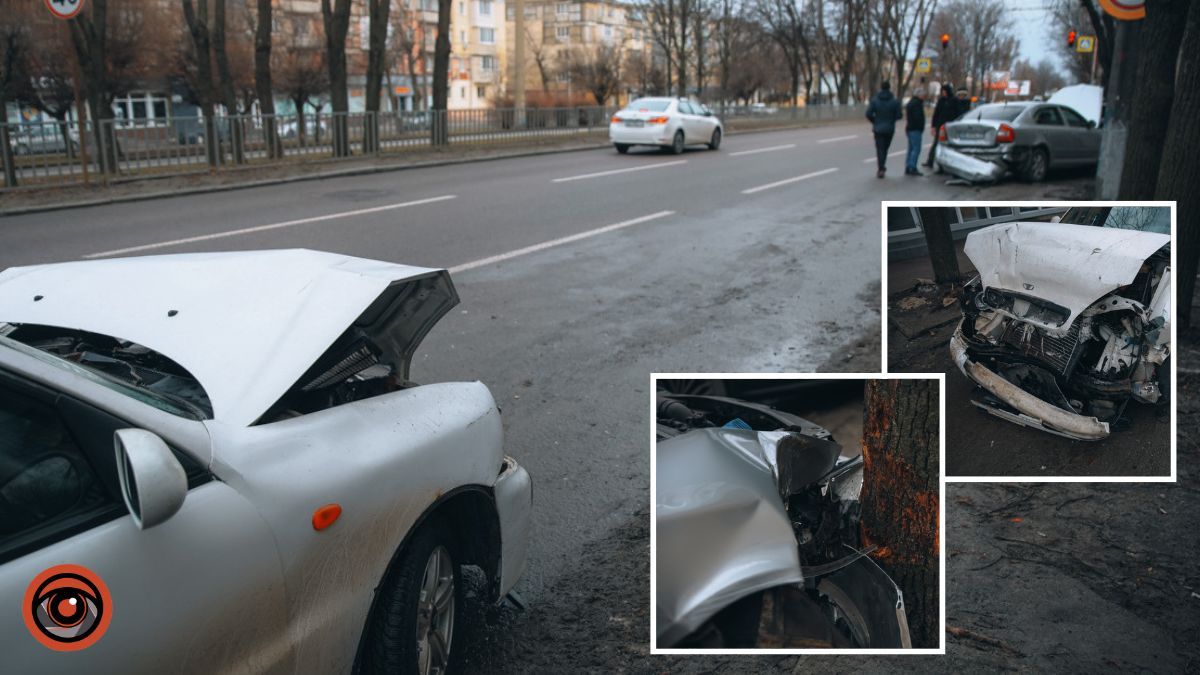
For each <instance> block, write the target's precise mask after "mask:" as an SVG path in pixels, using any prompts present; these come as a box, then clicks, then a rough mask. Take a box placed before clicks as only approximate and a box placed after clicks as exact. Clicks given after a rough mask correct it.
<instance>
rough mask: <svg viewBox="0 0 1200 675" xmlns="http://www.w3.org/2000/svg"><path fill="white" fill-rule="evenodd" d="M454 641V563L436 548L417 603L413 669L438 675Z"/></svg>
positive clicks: (448, 657) (426, 566)
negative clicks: (415, 657) (415, 660)
mask: <svg viewBox="0 0 1200 675" xmlns="http://www.w3.org/2000/svg"><path fill="white" fill-rule="evenodd" d="M453 638H454V561H453V560H451V558H450V552H449V551H447V550H446V547H445V546H437V547H435V548H434V549H433V551H431V552H430V554H429V559H428V560H427V561H426V562H425V576H424V577H423V578H422V580H421V595H420V597H419V598H418V600H417V654H418V656H417V665H418V666H419V668H420V671H421V673H422V675H440V674H441V673H445V672H446V668H447V666H448V665H449V663H450V649H451V647H452V644H451V642H452V640H453Z"/></svg>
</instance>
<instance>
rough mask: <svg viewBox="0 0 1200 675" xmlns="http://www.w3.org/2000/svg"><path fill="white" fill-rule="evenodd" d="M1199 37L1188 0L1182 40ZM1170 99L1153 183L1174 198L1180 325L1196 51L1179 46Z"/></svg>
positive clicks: (1197, 138)
mask: <svg viewBox="0 0 1200 675" xmlns="http://www.w3.org/2000/svg"><path fill="white" fill-rule="evenodd" d="M1197 40H1200V3H1198V2H1193V3H1192V6H1191V9H1189V10H1188V16H1187V25H1186V27H1185V28H1184V37H1183V42H1182V44H1184V45H1195V44H1196V41H1197ZM1174 85H1175V100H1174V102H1173V103H1172V105H1171V122H1170V124H1168V125H1167V130H1166V142H1165V143H1164V144H1163V155H1162V162H1161V163H1160V164H1159V169H1158V184H1157V186H1156V187H1155V192H1154V198H1155V199H1161V200H1164V201H1165V200H1176V201H1177V202H1178V204H1176V207H1175V208H1176V211H1175V218H1176V226H1177V228H1178V234H1179V243H1178V246H1179V249H1178V250H1179V254H1178V256H1179V261H1178V262H1179V272H1178V274H1177V275H1176V279H1177V280H1178V283H1179V301H1178V310H1177V311H1178V312H1179V322H1180V324H1179V325H1180V326H1181V327H1182V328H1185V329H1186V328H1188V327H1189V326H1190V322H1191V310H1192V296H1193V294H1194V293H1195V289H1196V272H1197V269H1196V268H1197V262H1198V259H1200V191H1197V190H1196V185H1197V184H1198V183H1200V153H1197V152H1196V149H1197V148H1200V126H1198V125H1197V124H1196V121H1195V115H1194V111H1195V110H1196V109H1197V106H1200V51H1198V50H1197V49H1195V48H1192V47H1184V48H1183V50H1182V51H1181V53H1180V58H1179V72H1178V74H1177V75H1176V78H1175V82H1174Z"/></svg>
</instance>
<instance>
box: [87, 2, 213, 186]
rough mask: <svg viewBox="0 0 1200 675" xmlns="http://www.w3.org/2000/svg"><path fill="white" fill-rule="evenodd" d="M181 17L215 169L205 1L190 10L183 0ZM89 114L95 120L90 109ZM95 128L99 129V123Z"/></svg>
mask: <svg viewBox="0 0 1200 675" xmlns="http://www.w3.org/2000/svg"><path fill="white" fill-rule="evenodd" d="M183 17H184V19H185V20H186V21H187V26H188V32H189V33H190V34H191V36H192V48H193V50H194V51H195V52H196V89H197V91H196V95H197V96H198V97H199V98H200V113H201V114H202V115H203V116H204V153H205V156H206V157H207V159H208V165H209V166H210V167H213V168H215V167H216V166H217V165H218V164H220V161H221V158H220V154H219V151H220V147H221V136H220V133H219V132H218V130H217V120H216V117H215V116H214V111H213V100H214V99H215V98H216V96H215V94H214V93H213V85H212V81H213V79H212V61H211V60H210V58H209V55H210V54H211V53H212V46H211V44H210V42H209V34H208V0H197V4H196V5H195V6H194V7H193V5H192V0H183ZM92 112H93V114H95V115H96V116H97V117H99V114H98V111H96V110H95V108H94V107H93V110H92ZM96 126H97V127H99V126H100V125H99V120H97V125H96Z"/></svg>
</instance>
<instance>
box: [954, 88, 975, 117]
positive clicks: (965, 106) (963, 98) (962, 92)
mask: <svg viewBox="0 0 1200 675" xmlns="http://www.w3.org/2000/svg"><path fill="white" fill-rule="evenodd" d="M956 103H958V114H957V115H955V116H954V119H958V118H960V117H962V116H963V115H966V114H967V113H968V112H970V111H971V98H970V97H969V96H967V90H966V89H959V90H958V100H957V101H956Z"/></svg>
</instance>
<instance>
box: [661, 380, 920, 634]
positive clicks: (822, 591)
mask: <svg viewBox="0 0 1200 675" xmlns="http://www.w3.org/2000/svg"><path fill="white" fill-rule="evenodd" d="M672 382H673V383H674V384H675V385H677V386H676V388H678V385H679V383H681V382H688V381H672ZM691 382H693V384H689V385H685V386H684V388H687V389H690V390H696V389H697V385H696V383H695V381H691ZM660 383H661V382H660ZM859 386H860V387H861V385H859ZM765 393H768V395H770V394H769V392H765ZM802 393H803V394H804V395H808V394H809V393H810V392H802ZM833 393H835V394H836V389H835V390H834V392H833ZM655 418H656V419H655V426H656V443H655V449H654V452H655V457H656V460H655V463H656V466H655V507H654V518H655V527H656V530H657V535H656V536H657V546H656V548H655V553H654V558H655V560H654V563H653V564H654V565H655V569H656V579H657V582H656V583H657V586H656V589H655V593H656V595H655V599H654V602H655V622H656V623H655V627H656V642H657V646H658V647H660V648H664V647H677V648H753V647H760V646H764V645H772V646H780V645H781V644H783V645H787V646H799V645H804V646H807V647H872V648H884V647H888V648H901V647H910V646H911V640H910V637H909V633H908V623H907V617H906V614H905V609H904V598H903V594H902V593H901V592H900V589H899V587H898V586H897V585H896V583H895V582H894V581H893V580H892V579H891V578H890V577H889V576H888V575H887V573H886V572H884V571H883V570H882V569H881V568H880V567H879V566H878V565H877V564H876V563H875V562H874V561H873V560H872V559H871V558H870V557H868V554H870V553H871V552H872V551H873V550H874V547H868V546H864V545H862V542H861V541H860V537H859V534H858V531H859V527H858V523H859V520H858V514H859V503H858V502H859V495H860V493H861V490H862V478H863V473H862V471H863V460H862V455H861V454H843V453H842V448H841V446H840V445H838V443H837V442H835V441H834V439H833V438H832V436H831V435H830V433H829V432H828V431H826V430H825V429H822V428H821V427H820V426H818V425H816V424H814V423H812V422H810V421H808V420H806V419H803V418H801V417H797V416H796V415H793V414H790V413H787V412H783V411H780V410H777V409H774V408H771V407H769V406H766V405H762V404H760V403H757V402H754V401H745V400H741V399H735V398H729V397H724V396H713V395H703V394H677V393H671V392H670V391H669V390H661V389H660V390H659V391H658V392H657V393H656V415H655ZM767 606H770V607H773V608H774V611H773V612H771V615H772V616H774V617H783V616H790V617H804V618H803V619H798V620H793V621H786V622H784V623H783V625H779V624H777V623H776V622H775V621H766V620H763V621H760V616H762V615H764V614H766V611H765V610H764V609H763V608H764V607H767Z"/></svg>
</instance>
